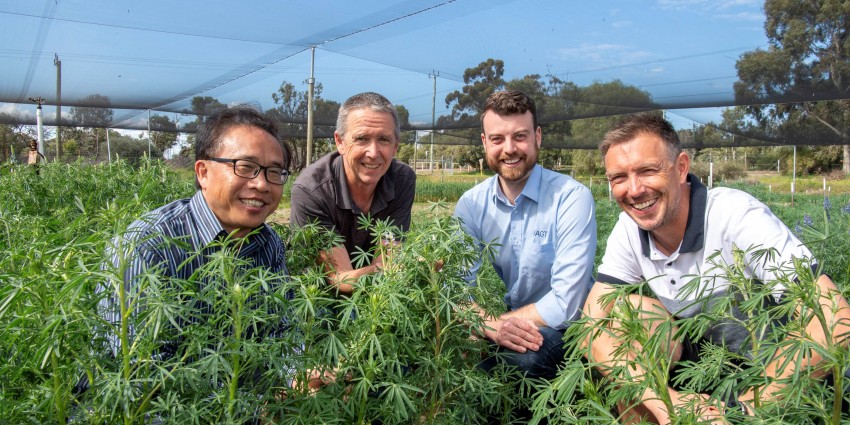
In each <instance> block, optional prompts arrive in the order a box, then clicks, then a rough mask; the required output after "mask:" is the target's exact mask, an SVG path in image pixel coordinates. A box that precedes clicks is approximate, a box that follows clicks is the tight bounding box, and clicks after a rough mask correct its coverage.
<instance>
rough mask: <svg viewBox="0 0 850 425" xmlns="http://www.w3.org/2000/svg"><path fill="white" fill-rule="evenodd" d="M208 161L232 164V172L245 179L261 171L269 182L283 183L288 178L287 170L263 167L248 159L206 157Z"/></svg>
mask: <svg viewBox="0 0 850 425" xmlns="http://www.w3.org/2000/svg"><path fill="white" fill-rule="evenodd" d="M207 159H209V160H210V161H215V162H221V163H225V164H233V174H236V175H237V176H239V177H242V178H246V179H253V178H256V177H257V176H259V175H260V171H263V172H264V174H265V176H266V181H267V182H269V183H271V184H284V183H286V179H288V178H289V171H288V170H285V169H283V168H280V167H263V166H262V165H260V164H258V163H256V162H254V161H251V160H249V159H231V158H207Z"/></svg>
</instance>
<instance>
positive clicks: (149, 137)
mask: <svg viewBox="0 0 850 425" xmlns="http://www.w3.org/2000/svg"><path fill="white" fill-rule="evenodd" d="M106 134H109V127H107V128H106ZM152 139H153V134H151V110H150V109H148V159H151V140H152Z"/></svg>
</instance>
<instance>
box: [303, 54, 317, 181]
mask: <svg viewBox="0 0 850 425" xmlns="http://www.w3.org/2000/svg"><path fill="white" fill-rule="evenodd" d="M315 63H316V46H312V47H310V79H309V80H307V158H306V160H305V161H304V166H305V167H306V166H308V165H310V163H311V162H313V87H314V86H315V85H316V78H315V77H314V75H313V65H314V64H315Z"/></svg>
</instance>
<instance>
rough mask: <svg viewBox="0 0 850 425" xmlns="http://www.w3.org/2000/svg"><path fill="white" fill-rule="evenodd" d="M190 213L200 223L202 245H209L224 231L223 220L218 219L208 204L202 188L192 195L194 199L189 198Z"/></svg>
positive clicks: (199, 230)
mask: <svg viewBox="0 0 850 425" xmlns="http://www.w3.org/2000/svg"><path fill="white" fill-rule="evenodd" d="M189 213H190V214H191V215H192V219H193V221H194V222H195V223H197V225H198V237H199V238H200V242H201V245H200V246H207V245H209V243H210V242H212V241H213V240H215V238H216V237H218V235H219V234H220V233H222V232H224V228H223V227H222V226H221V222H220V221H218V217H216V216H215V214H214V213H213V212H212V210H211V209H210V207H209V205H207V201H206V199H204V194H203V192H201V191H200V190H199V191H197V192H195V196H192V199H191V200H189Z"/></svg>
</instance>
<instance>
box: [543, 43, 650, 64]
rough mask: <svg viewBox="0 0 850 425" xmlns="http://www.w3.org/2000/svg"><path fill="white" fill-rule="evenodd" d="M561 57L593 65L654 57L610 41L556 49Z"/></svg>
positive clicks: (624, 62)
mask: <svg viewBox="0 0 850 425" xmlns="http://www.w3.org/2000/svg"><path fill="white" fill-rule="evenodd" d="M558 52H559V53H560V55H561V58H562V59H566V60H573V61H578V62H590V63H589V64H588V65H590V64H591V63H592V64H593V65H595V66H621V65H626V64H630V63H635V62H642V61H647V60H649V59H651V58H655V56H656V55H654V54H653V53H651V52H648V51H645V50H634V49H633V48H632V47H630V46H625V45H622V44H611V43H600V44H591V43H582V44H581V45H579V46H578V47H572V48H563V49H560V50H558Z"/></svg>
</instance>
